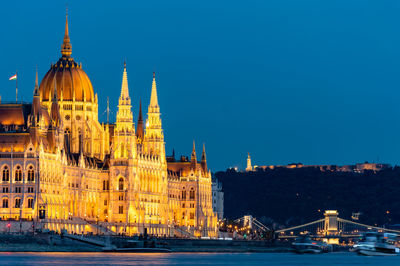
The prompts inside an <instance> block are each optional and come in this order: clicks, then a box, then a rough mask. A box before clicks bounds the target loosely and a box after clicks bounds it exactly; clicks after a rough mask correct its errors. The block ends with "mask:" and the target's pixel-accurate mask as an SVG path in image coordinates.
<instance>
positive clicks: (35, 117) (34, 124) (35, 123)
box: [29, 69, 41, 147]
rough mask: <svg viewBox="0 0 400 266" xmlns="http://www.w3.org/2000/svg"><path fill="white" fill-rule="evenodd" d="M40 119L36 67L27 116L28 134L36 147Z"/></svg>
mask: <svg viewBox="0 0 400 266" xmlns="http://www.w3.org/2000/svg"><path fill="white" fill-rule="evenodd" d="M40 119H41V108H40V91H39V82H38V72H37V69H36V79H35V89H34V91H33V101H32V109H31V114H30V117H29V122H30V123H29V134H30V137H31V141H32V144H33V145H34V146H35V147H37V145H38V139H39V131H40Z"/></svg>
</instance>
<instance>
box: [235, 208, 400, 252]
mask: <svg viewBox="0 0 400 266" xmlns="http://www.w3.org/2000/svg"><path fill="white" fill-rule="evenodd" d="M235 222H242V223H243V224H245V225H247V226H248V227H249V228H256V229H258V230H262V231H270V229H269V228H268V227H266V226H265V225H263V224H262V223H261V222H259V221H258V220H257V219H255V218H253V217H252V216H250V215H248V216H244V217H242V218H239V219H237V220H236V221H235ZM368 231H377V232H389V233H397V234H400V230H393V229H388V228H383V227H377V226H372V225H367V224H362V223H358V222H355V221H350V220H346V219H343V218H340V217H339V213H338V212H337V211H336V210H326V211H325V213H324V218H322V219H319V220H316V221H312V222H309V223H305V224H301V225H297V226H293V227H290V228H284V229H280V230H276V231H275V232H274V233H275V234H276V237H277V238H280V239H290V238H296V237H298V236H301V235H309V236H310V237H312V238H319V239H324V240H325V241H326V242H328V243H332V244H334V243H339V239H343V238H358V237H360V236H361V234H362V233H364V232H368Z"/></svg>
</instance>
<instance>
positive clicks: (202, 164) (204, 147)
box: [201, 143, 207, 172]
mask: <svg viewBox="0 0 400 266" xmlns="http://www.w3.org/2000/svg"><path fill="white" fill-rule="evenodd" d="M201 166H202V167H203V170H204V172H207V158H206V145H205V144H204V143H203V153H202V154H201Z"/></svg>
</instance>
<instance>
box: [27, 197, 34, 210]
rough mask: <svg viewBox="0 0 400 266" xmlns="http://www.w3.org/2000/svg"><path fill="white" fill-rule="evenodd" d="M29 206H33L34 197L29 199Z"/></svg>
mask: <svg viewBox="0 0 400 266" xmlns="http://www.w3.org/2000/svg"><path fill="white" fill-rule="evenodd" d="M28 208H31V209H32V208H33V199H28Z"/></svg>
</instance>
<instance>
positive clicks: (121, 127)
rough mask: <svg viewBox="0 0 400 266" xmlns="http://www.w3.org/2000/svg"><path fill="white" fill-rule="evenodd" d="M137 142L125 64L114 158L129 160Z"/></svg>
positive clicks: (115, 130)
mask: <svg viewBox="0 0 400 266" xmlns="http://www.w3.org/2000/svg"><path fill="white" fill-rule="evenodd" d="M134 142H135V126H134V123H133V114H132V106H131V97H129V88H128V73H127V71H126V63H125V62H124V72H123V74H122V86H121V95H120V97H119V102H118V112H117V121H116V123H115V129H114V138H113V145H114V147H115V150H114V152H115V154H114V158H126V159H127V158H128V157H129V156H132V155H133V150H132V149H133V146H136V145H134Z"/></svg>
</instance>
